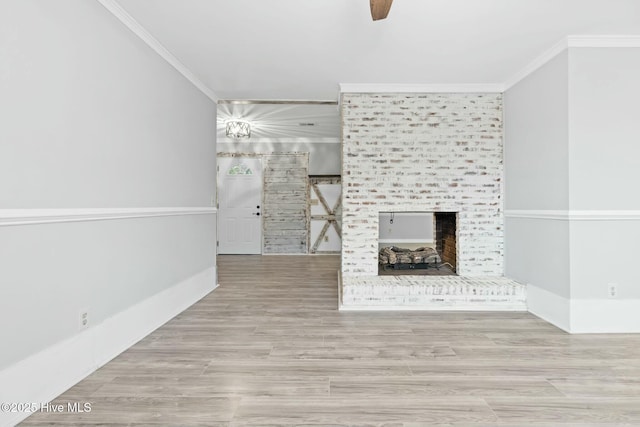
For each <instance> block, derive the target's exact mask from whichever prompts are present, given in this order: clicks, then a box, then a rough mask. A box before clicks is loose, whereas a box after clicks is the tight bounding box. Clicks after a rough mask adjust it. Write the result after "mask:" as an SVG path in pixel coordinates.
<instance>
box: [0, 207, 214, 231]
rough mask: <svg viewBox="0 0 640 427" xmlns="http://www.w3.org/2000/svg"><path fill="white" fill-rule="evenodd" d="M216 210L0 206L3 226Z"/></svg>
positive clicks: (194, 208)
mask: <svg viewBox="0 0 640 427" xmlns="http://www.w3.org/2000/svg"><path fill="white" fill-rule="evenodd" d="M216 213H217V209H216V208H212V207H175V208H164V207H163V208H88V209H87V208H80V209H0V227H2V226H12V225H35V224H53V223H60V222H85V221H105V220H113V219H131V218H154V217H163V216H185V215H213V214H216Z"/></svg>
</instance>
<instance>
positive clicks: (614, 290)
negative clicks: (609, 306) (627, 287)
mask: <svg viewBox="0 0 640 427" xmlns="http://www.w3.org/2000/svg"><path fill="white" fill-rule="evenodd" d="M607 295H608V296H609V298H617V297H618V284H617V283H608V284H607Z"/></svg>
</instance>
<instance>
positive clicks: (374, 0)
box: [369, 0, 393, 21]
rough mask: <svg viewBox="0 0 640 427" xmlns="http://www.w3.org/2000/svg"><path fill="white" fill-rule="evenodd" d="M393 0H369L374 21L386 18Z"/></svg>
mask: <svg viewBox="0 0 640 427" xmlns="http://www.w3.org/2000/svg"><path fill="white" fill-rule="evenodd" d="M391 3H393V0H369V5H370V6H371V17H372V18H373V20H374V21H377V20H379V19H384V18H386V17H387V15H388V14H389V9H391Z"/></svg>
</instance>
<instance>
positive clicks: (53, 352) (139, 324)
mask: <svg viewBox="0 0 640 427" xmlns="http://www.w3.org/2000/svg"><path fill="white" fill-rule="evenodd" d="M216 287H217V271H216V267H215V266H214V267H210V268H208V269H206V270H204V271H202V272H200V273H198V274H196V275H194V276H192V277H190V278H188V279H186V280H184V281H182V282H180V283H178V284H176V285H174V286H172V287H171V288H169V289H166V290H164V291H162V292H160V293H159V294H156V295H154V296H152V297H150V298H148V299H146V300H144V301H142V302H140V303H138V304H136V305H134V306H132V307H129V308H127V309H126V310H124V311H122V312H120V313H118V314H116V315H114V316H113V317H110V318H109V319H106V320H105V321H103V322H102V323H99V324H97V325H96V326H94V327H92V328H89V329H87V330H85V331H83V332H81V333H79V334H77V335H75V336H73V337H71V338H69V339H67V340H65V341H62V342H60V343H58V344H55V345H53V346H52V347H49V348H47V349H45V350H43V351H41V352H39V353H36V354H34V355H32V356H30V357H28V358H26V359H24V360H21V361H20V362H18V363H16V364H14V365H12V366H10V367H8V368H6V369H4V370H2V371H0V402H9V403H11V402H15V403H25V402H33V403H36V404H38V405H39V404H40V403H45V404H46V403H47V402H50V401H52V400H53V399H54V398H56V397H57V396H59V395H60V394H62V393H63V392H65V391H66V390H67V389H69V388H70V387H72V386H73V385H75V384H76V383H78V382H79V381H81V380H82V379H83V378H85V377H87V376H88V375H89V374H91V373H92V372H94V371H95V370H96V369H98V368H100V367H101V366H103V365H104V364H105V363H107V362H109V361H110V360H111V359H113V358H114V357H116V356H117V355H119V354H120V353H122V352H123V351H125V350H126V349H128V348H129V347H131V346H132V345H134V344H135V343H136V342H138V341H140V340H141V339H142V338H144V337H145V336H147V335H149V334H150V333H151V332H153V331H154V330H155V329H157V328H158V327H160V326H162V325H163V324H164V323H166V322H167V321H169V320H170V319H172V318H173V317H175V316H176V315H178V314H179V313H181V312H182V311H184V310H185V309H187V308H188V307H189V306H191V305H192V304H194V303H195V302H197V301H198V300H200V299H201V298H203V297H204V296H205V295H207V294H208V293H209V292H211V291H213V290H214V289H215V288H216ZM29 415H31V414H30V413H28V412H14V413H12V412H0V426H13V425H16V424H17V423H19V422H20V421H22V420H24V419H25V418H27V417H28V416H29Z"/></svg>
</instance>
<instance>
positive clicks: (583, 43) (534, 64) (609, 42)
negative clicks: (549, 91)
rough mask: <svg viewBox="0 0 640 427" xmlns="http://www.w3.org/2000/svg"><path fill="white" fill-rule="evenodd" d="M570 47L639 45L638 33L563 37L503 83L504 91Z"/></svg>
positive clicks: (639, 37) (639, 36)
mask: <svg viewBox="0 0 640 427" xmlns="http://www.w3.org/2000/svg"><path fill="white" fill-rule="evenodd" d="M570 47H640V35H593V36H591V35H572V36H567V37H564V38H563V39H562V40H560V41H559V42H558V43H556V44H555V45H553V46H552V47H551V48H550V49H548V50H547V51H545V52H544V53H543V54H541V55H540V56H538V57H537V58H536V59H534V60H533V61H531V62H530V63H529V64H527V65H526V66H525V67H524V68H523V69H521V70H520V71H518V72H517V73H516V74H515V75H513V76H512V77H511V78H510V79H508V80H507V81H506V82H505V83H504V88H503V89H504V91H506V90H508V89H509V88H511V87H513V86H515V85H516V84H517V83H519V82H520V81H522V80H524V79H525V78H526V77H527V76H528V75H529V74H531V73H533V72H534V71H536V70H537V69H538V68H540V67H542V66H543V65H545V64H546V63H547V62H549V61H551V60H552V59H553V58H555V57H556V56H557V55H559V54H560V53H562V52H563V51H565V50H566V49H568V48H570Z"/></svg>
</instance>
